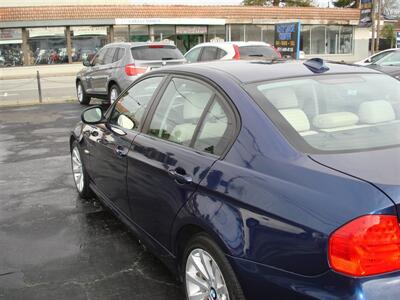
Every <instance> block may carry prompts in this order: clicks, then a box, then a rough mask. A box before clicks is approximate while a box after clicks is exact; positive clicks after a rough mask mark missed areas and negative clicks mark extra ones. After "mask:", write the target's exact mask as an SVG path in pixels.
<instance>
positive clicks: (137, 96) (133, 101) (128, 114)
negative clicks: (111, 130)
mask: <svg viewBox="0 0 400 300" xmlns="http://www.w3.org/2000/svg"><path fill="white" fill-rule="evenodd" d="M162 79H163V77H150V78H147V79H144V80H142V81H140V82H138V83H137V84H135V85H134V86H132V87H131V88H130V89H129V90H128V91H127V94H126V96H124V97H123V98H121V99H120V100H119V101H118V102H117V103H116V105H115V107H114V111H113V113H112V115H111V119H110V123H111V124H114V125H118V126H121V127H122V128H125V129H137V128H139V127H140V125H141V121H142V119H143V115H144V112H145V111H146V108H147V106H148V104H149V102H150V100H151V98H152V97H153V94H154V92H155V91H156V90H157V87H158V86H159V85H160V83H161V81H162Z"/></svg>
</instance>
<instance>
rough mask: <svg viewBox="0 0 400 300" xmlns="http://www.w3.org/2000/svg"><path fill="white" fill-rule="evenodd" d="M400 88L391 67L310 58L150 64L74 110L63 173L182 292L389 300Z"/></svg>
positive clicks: (396, 241)
mask: <svg viewBox="0 0 400 300" xmlns="http://www.w3.org/2000/svg"><path fill="white" fill-rule="evenodd" d="M399 97H400V82H398V81H396V80H394V79H393V78H392V77H390V76H387V75H385V74H382V73H380V72H377V71H375V70H371V69H368V68H360V67H356V66H349V65H343V64H334V63H329V64H324V63H323V62H322V64H321V61H318V60H309V61H306V62H304V63H303V62H299V61H297V62H285V63H282V62H269V63H268V62H260V61H257V62H256V61H219V62H213V63H199V64H185V65H182V66H176V67H169V68H163V69H158V70H156V71H152V72H149V73H147V74H145V75H144V76H142V77H141V78H140V79H138V80H137V81H136V82H135V83H134V84H133V85H132V86H131V87H130V88H129V89H128V90H126V91H125V92H124V93H123V94H121V95H120V98H119V100H118V101H116V103H115V104H114V105H112V106H111V107H110V108H109V109H108V110H107V112H105V113H104V112H102V111H101V108H100V107H91V108H89V109H88V110H86V111H84V112H83V114H82V120H83V121H84V122H80V123H79V124H78V125H77V126H76V128H75V129H74V130H73V132H72V134H71V138H70V142H71V153H72V154H71V155H72V162H73V163H72V165H73V172H74V178H75V182H76V184H77V188H78V191H79V193H80V194H81V195H83V196H85V197H86V196H87V195H88V193H90V192H91V191H94V192H95V194H96V195H97V196H98V197H99V198H100V199H101V201H102V202H103V203H105V205H106V206H108V207H109V208H110V209H111V210H112V211H113V212H114V213H115V214H116V215H117V216H118V217H119V218H120V219H121V220H122V221H123V222H124V223H125V224H126V225H127V226H128V227H129V228H131V229H132V230H133V232H135V234H136V235H137V236H138V238H139V239H140V240H141V241H142V242H143V243H144V244H146V245H147V248H148V249H150V250H151V251H152V252H153V253H155V254H156V255H157V256H158V257H159V258H160V259H161V260H162V261H163V262H164V263H165V264H166V265H167V266H168V267H169V268H170V269H171V271H173V272H174V273H176V274H178V276H179V278H180V279H181V280H183V281H184V282H185V286H186V293H187V299H190V300H191V299H213V300H220V299H228V296H227V295H226V293H229V299H233V300H237V299H241V300H242V299H247V300H264V299H280V300H281V299H282V300H286V299H296V300H302V299H341V300H361V299H363V300H366V299H367V300H378V299H379V300H381V299H399V297H400V265H399V263H400V261H399V260H398V257H400V228H399V225H398V222H399V217H400V181H399V178H400V176H399V175H400V160H399V157H400V155H399V154H400V149H399V144H400V141H399V139H400V134H399V130H400V128H399V126H400V99H399ZM316 103H318V105H317V104H316ZM320 104H321V105H320ZM385 222H388V223H385ZM382 224H390V226H389V225H388V226H386V225H382ZM385 226H386V227H385ZM385 232H387V235H386V234H385ZM382 238H385V239H386V240H383V241H382V243H381V239H382ZM364 241H365V242H368V243H369V244H367V245H363V243H364ZM353 243H354V245H353ZM360 244H361V245H360ZM386 245H387V247H389V248H387V249H386V248H384V247H386ZM369 247H370V248H369ZM382 247H383V248H384V249H383V250H382V249H381V248H382ZM371 249H372V250H371ZM196 251H197V252H196ZM352 251H354V252H352ZM374 251H376V253H378V254H377V255H380V254H379V253H381V251H383V253H384V255H383V258H382V257H381V256H380V257H375V256H374V255H375V254H374V253H375V252H374ZM392 252H393V253H394V254H393V255H391V254H392ZM201 253H203V255H202V254H201ZM371 253H372V254H371ZM389 254H390V255H389ZM353 256H354V257H355V258H354V260H355V262H353V261H352V259H353ZM359 256H360V257H359ZM199 257H200V258H201V259H200V258H199ZM204 257H205V258H206V259H205V260H206V261H207V263H203V262H202V259H203V258H204ZM378 258H379V260H378ZM374 259H377V260H376V261H377V263H376V264H377V266H375V265H374V263H373V262H374V261H375V260H374ZM388 259H393V260H390V262H387V260H388ZM193 261H195V262H196V263H197V264H199V265H201V266H203V267H198V266H197V267H195V266H196V264H193ZM200 261H201V262H200ZM364 261H367V262H366V264H364ZM369 262H372V263H369ZM378 262H379V263H378ZM210 265H211V267H210ZM185 266H186V267H185ZM207 266H208V267H207ZM383 268H384V269H383ZM378 269H379V270H378ZM204 270H205V271H204ZM210 270H212V271H210ZM360 270H361V272H360ZM214 272H215V273H217V274H219V275H218V276H219V277H218V278H223V279H224V280H221V281H220V283H219V284H218V283H216V285H217V286H218V288H217V289H213V288H212V287H211V285H212V284H213V281H208V280H207V278H209V277H210V278H214V277H213V276H212V274H214ZM206 273H207V274H206ZM210 273H212V274H211V275H210ZM221 273H222V277H221ZM367 275H368V276H367ZM196 276H197V277H196ZM193 277H196V280H197V281H196V280H195V282H197V283H196V284H197V285H196V284H193V280H194V279H193ZM214 279H215V278H214ZM210 282H211V283H210ZM221 282H223V283H226V284H221ZM224 288H227V291H228V292H226V290H224ZM220 289H221V292H220V293H221V295H222V294H223V295H222V296H220V295H219V294H218V293H219V291H220ZM216 291H217V296H216V294H215V293H216ZM224 293H225V294H224Z"/></svg>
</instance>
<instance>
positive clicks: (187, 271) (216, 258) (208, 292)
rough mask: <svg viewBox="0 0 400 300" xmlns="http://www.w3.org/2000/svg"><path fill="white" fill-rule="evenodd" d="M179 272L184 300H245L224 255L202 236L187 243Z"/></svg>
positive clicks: (214, 244)
mask: <svg viewBox="0 0 400 300" xmlns="http://www.w3.org/2000/svg"><path fill="white" fill-rule="evenodd" d="M181 270H182V273H183V274H182V275H183V276H182V278H183V279H184V280H183V281H184V285H185V292H186V299H187V300H194V299H211V300H245V297H244V294H243V291H242V289H241V287H240V284H239V281H238V280H237V278H236V275H235V273H234V271H233V269H232V267H231V265H230V264H229V261H228V260H227V258H226V257H225V254H224V253H223V252H222V251H221V249H220V248H219V247H218V245H217V244H216V243H215V242H214V241H213V240H212V239H211V238H210V237H209V236H208V235H206V234H204V233H200V234H197V235H196V236H195V237H193V238H192V239H191V240H190V241H189V243H188V246H187V247H186V249H185V251H184V255H183V263H182V268H181Z"/></svg>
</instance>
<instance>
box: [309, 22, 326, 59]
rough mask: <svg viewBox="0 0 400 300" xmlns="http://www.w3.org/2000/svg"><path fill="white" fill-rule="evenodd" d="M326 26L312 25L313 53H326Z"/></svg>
mask: <svg viewBox="0 0 400 300" xmlns="http://www.w3.org/2000/svg"><path fill="white" fill-rule="evenodd" d="M325 47H326V42H325V26H313V27H311V54H325Z"/></svg>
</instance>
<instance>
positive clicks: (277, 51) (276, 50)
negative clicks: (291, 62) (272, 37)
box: [272, 47, 282, 58]
mask: <svg viewBox="0 0 400 300" xmlns="http://www.w3.org/2000/svg"><path fill="white" fill-rule="evenodd" d="M272 49H274V50H275V53H276V54H277V55H278V58H282V54H281V53H280V52H279V50H278V49H276V48H275V47H272Z"/></svg>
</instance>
